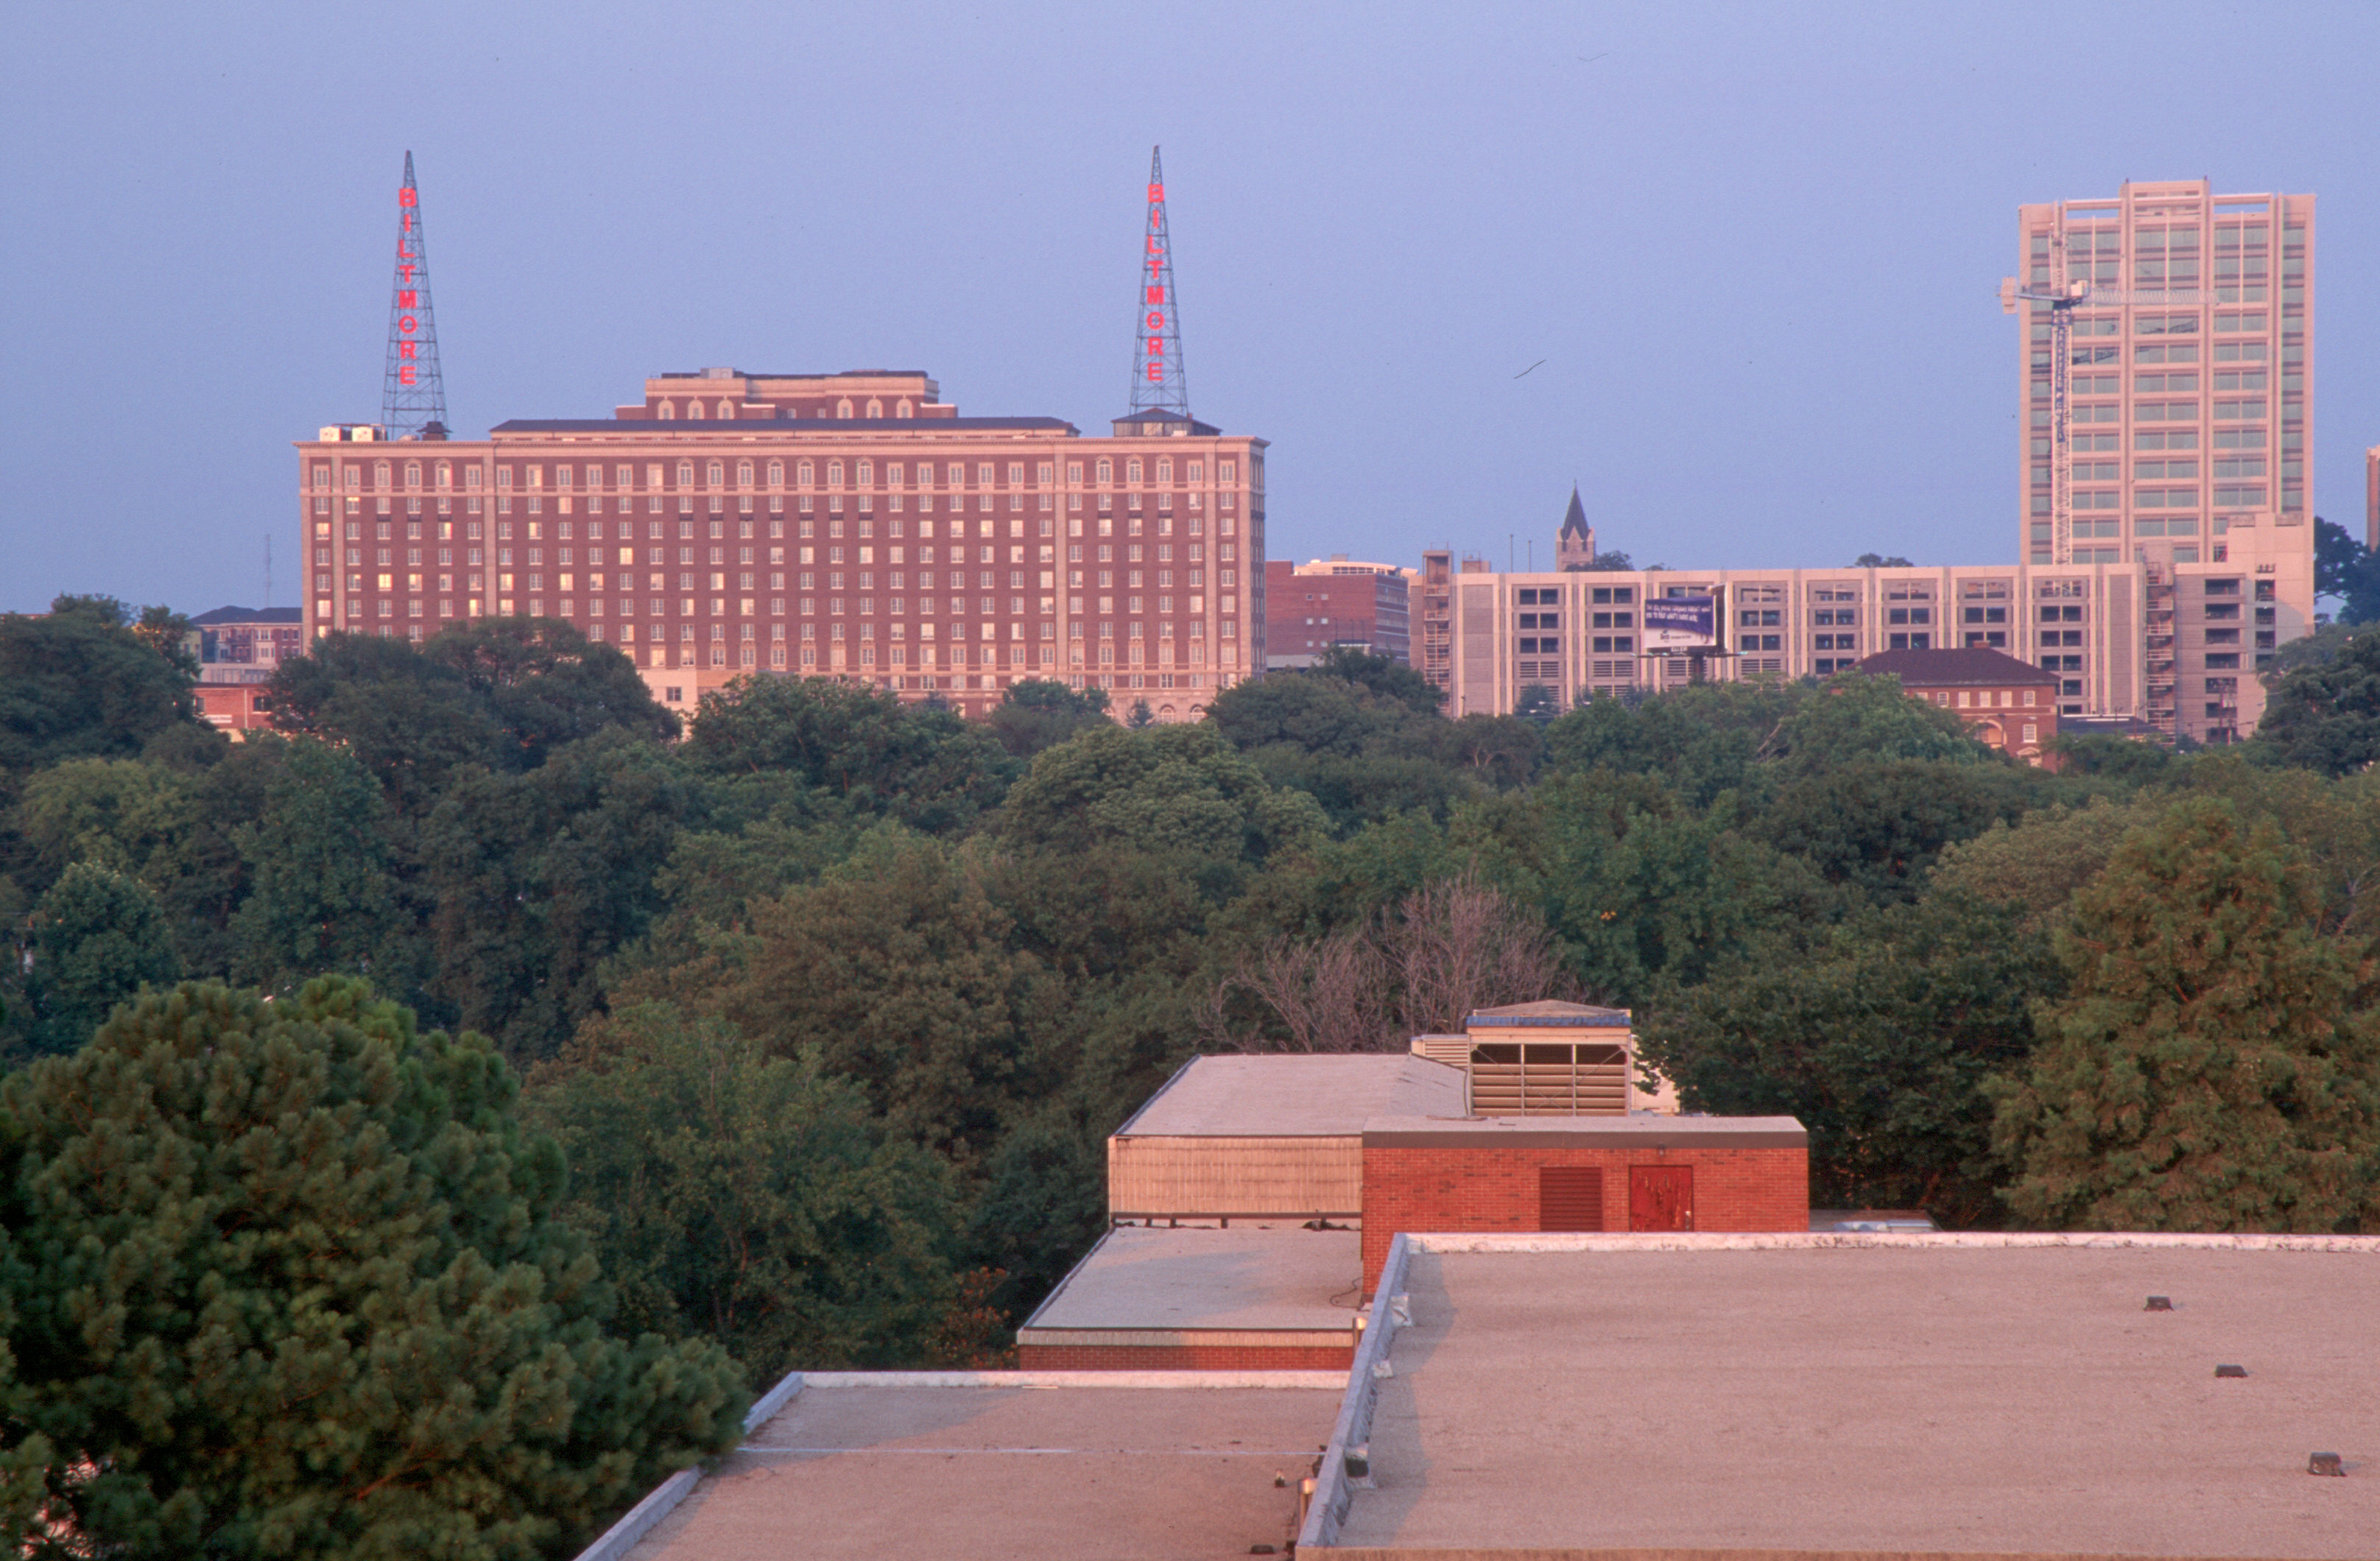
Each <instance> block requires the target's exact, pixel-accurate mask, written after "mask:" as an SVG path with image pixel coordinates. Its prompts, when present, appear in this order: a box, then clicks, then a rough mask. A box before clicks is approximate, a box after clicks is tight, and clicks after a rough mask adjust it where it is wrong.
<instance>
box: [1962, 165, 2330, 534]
mask: <svg viewBox="0 0 2380 1561" xmlns="http://www.w3.org/2000/svg"><path fill="white" fill-rule="evenodd" d="M2313 206H2314V198H2313V196H2311V195H2279V194H2265V195H2217V194H2216V193H2215V191H2214V188H2213V187H2212V186H2211V185H2210V184H2209V183H2208V182H2207V181H2206V180H2204V179H2192V180H2183V181H2173V182H2165V183H2156V184H2126V185H2124V186H2123V187H2122V188H2120V189H2119V191H2118V193H2117V194H2116V195H2115V197H2114V198H2113V199H2109V200H2067V201H2059V202H2054V203H2049V204H2044V205H2028V206H2022V207H2019V208H2018V217H2017V246H2018V249H2017V253H2018V267H2019V269H2018V273H2017V277H2016V279H2015V281H2014V284H2013V285H2011V286H2007V287H2005V288H2004V292H2003V296H2004V297H2007V298H2010V300H2012V301H2017V300H2020V299H2021V301H2020V302H2019V308H2020V309H2021V310H2022V313H2023V316H2024V329H2023V332H2022V337H2023V339H2022V345H2021V356H2020V361H2019V373H2020V375H2021V377H2022V378H2021V385H2020V392H2019V393H2020V395H2021V396H2022V405H2023V406H2024V408H2025V414H2024V416H2023V417H2022V419H2021V423H2022V432H2021V435H2020V441H2021V444H2020V455H2019V459H2020V463H2021V466H2022V472H2023V477H2024V481H2023V484H2022V489H2021V491H2022V494H2023V500H2022V506H2023V508H2022V516H2021V518H2020V520H2019V527H2020V531H2021V538H2020V540H2021V544H2022V550H2023V551H2022V553H2021V554H2020V556H2021V557H2022V558H2024V559H2025V561H2026V562H2027V563H2070V562H2071V563H2136V562H2137V563H2151V564H2167V565H2170V564H2175V563H2200V562H2214V561H2215V560H2216V556H2217V552H2216V550H2218V549H2220V548H2222V547H2223V545H2224V538H2225V537H2226V536H2227V534H2228V532H2229V530H2230V529H2231V528H2232V526H2235V525H2253V524H2259V523H2261V524H2263V525H2265V526H2288V525H2289V524H2291V523H2295V524H2299V525H2302V524H2304V523H2305V520H2306V517H2307V514H2308V513H2309V511H2308V507H2307V496H2306V480H2305V478H2306V473H2307V471H2308V470H2309V469H2310V468H2311V466H2312V464H2313V417H2312V410H2313V346H2312V341H2313ZM2049 293H2056V294H2061V295H2063V296H2066V297H2069V298H2070V299H2072V300H2073V301H2072V303H2071V304H2070V340H2069V344H2068V356H2069V362H2068V365H2067V368H2068V374H2069V386H2068V391H2069V407H2068V420H2067V425H2066V427H2067V437H2068V440H2069V449H2068V450H2067V452H2065V454H2066V455H2067V457H2068V460H2069V461H2070V494H2071V499H2070V504H2071V515H2072V550H2073V556H2072V558H2071V559H2070V560H2069V559H2064V558H2058V557H2056V556H2055V551H2054V550H2055V546H2056V544H2055V538H2056V535H2057V527H2056V526H2055V520H2056V514H2055V509H2056V494H2057V486H2058V485H2057V480H2056V478H2057V470H2056V466H2057V458H2058V454H2059V452H2058V450H2057V448H2056V441H2057V417H2056V408H2055V406H2054V404H2053V389H2054V376H2053V373H2052V369H2053V361H2052V359H2053V354H2054V345H2053V344H2054V342H2055V339H2056V332H2055V314H2056V312H2057V306H2055V305H2053V304H2052V303H2051V302H2049V301H2048V300H2047V299H2046V297H2042V296H2038V295H2042V294H2049ZM2026 295H2032V296H2026Z"/></svg>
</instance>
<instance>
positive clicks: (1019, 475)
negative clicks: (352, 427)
mask: <svg viewBox="0 0 2380 1561" xmlns="http://www.w3.org/2000/svg"><path fill="white" fill-rule="evenodd" d="M818 465H819V464H818V463H816V462H814V461H799V462H796V463H795V465H794V466H793V471H794V480H795V485H796V486H798V487H802V488H809V487H814V486H816V485H817V472H818ZM1147 466H1154V468H1155V473H1156V475H1155V478H1154V480H1156V481H1157V482H1159V483H1170V482H1172V480H1173V473H1174V462H1173V458H1172V456H1170V455H1168V456H1160V457H1159V458H1158V459H1157V460H1155V461H1154V462H1152V463H1147V465H1146V466H1145V465H1144V463H1143V462H1142V460H1141V458H1140V457H1138V456H1133V457H1131V458H1129V459H1127V460H1126V461H1124V462H1123V468H1124V481H1126V482H1128V483H1138V482H1142V481H1145V480H1148V479H1147V478H1144V476H1143V473H1144V471H1145V470H1147ZM825 467H826V486H828V487H829V488H841V487H843V486H844V471H845V469H846V468H845V466H844V462H843V461H841V460H839V459H838V460H829V461H827V462H826V463H825ZM1115 467H1116V462H1115V461H1114V460H1113V459H1112V458H1111V457H1102V458H1101V459H1099V461H1098V462H1096V463H1094V464H1093V470H1095V472H1096V473H1097V477H1098V480H1099V482H1100V483H1102V484H1108V483H1113V482H1114V481H1115V479H1116V478H1115ZM427 469H428V471H429V472H430V475H431V480H432V482H433V483H434V485H435V486H436V487H438V488H444V489H451V488H453V487H454V485H455V466H454V463H452V462H450V461H438V462H434V463H432V464H431V466H430V467H428V468H427ZM519 469H520V470H521V471H523V472H524V473H525V474H526V477H527V481H526V483H525V486H526V487H528V488H532V489H542V488H544V487H545V479H546V473H547V469H548V468H547V467H546V466H544V465H543V464H530V465H528V466H524V467H521V468H519ZM669 469H670V468H669V467H668V466H666V465H665V464H662V463H658V462H656V463H653V464H650V465H648V466H645V468H644V475H645V483H644V485H645V487H646V488H647V489H648V490H658V489H661V488H662V487H663V486H664V482H663V478H664V477H665V476H666V475H667V474H668V472H669ZM848 469H849V471H850V472H851V475H852V479H853V482H854V483H855V484H856V486H858V487H862V488H867V487H872V486H874V485H875V483H876V475H877V470H878V466H877V463H876V462H875V461H873V460H869V459H859V460H855V461H853V462H852V463H851V465H850V466H849V468H848ZM424 470H425V468H424V467H423V466H422V464H421V463H420V462H419V461H408V462H407V463H406V464H405V469H404V476H405V486H406V487H407V488H414V489H418V488H419V487H420V486H421V485H422V481H421V479H422V474H423V471H424ZM515 470H516V468H515V467H514V466H512V465H510V464H505V465H503V466H497V467H496V486H497V487H498V488H499V489H509V488H511V487H513V486H514V474H515ZM696 470H697V467H696V465H695V463H694V462H692V461H680V462H678V463H677V467H676V476H677V482H676V485H675V486H677V487H679V488H692V487H695V486H696V483H695V473H696ZM700 470H701V472H702V474H703V477H704V478H705V479H706V484H707V486H709V487H711V488H720V487H724V486H725V485H726V480H727V465H726V463H725V462H724V461H710V462H706V463H705V464H704V465H703V466H701V467H700ZM759 470H760V468H759V466H757V465H756V464H755V463H753V462H751V461H738V462H737V463H736V464H735V486H736V487H738V488H750V487H752V486H754V478H755V476H756V474H757V473H758V472H759ZM882 470H883V474H884V485H885V486H886V487H888V488H899V487H903V486H908V487H912V488H915V487H920V486H923V487H931V486H933V485H934V483H935V473H936V472H937V470H939V471H941V473H942V474H943V476H942V478H941V485H942V486H944V487H947V488H962V487H968V486H974V487H978V488H990V487H992V486H994V485H995V483H998V482H1000V481H1001V479H1002V478H1003V477H1004V479H1005V481H1004V484H1003V485H1004V486H1007V487H1012V488H1014V487H1022V486H1024V485H1025V463H1024V462H1022V461H1009V462H1005V463H998V462H992V461H977V462H975V463H974V473H975V478H974V481H973V483H972V484H970V483H969V482H968V480H967V476H966V474H967V470H968V464H967V463H965V462H962V461H952V462H948V463H946V464H943V465H941V466H937V465H936V463H934V462H931V461H919V462H917V463H916V464H915V465H914V466H912V465H911V464H909V463H906V462H902V461H888V462H885V463H884V464H883V467H882ZM1055 470H1056V467H1055V465H1054V463H1052V462H1049V461H1040V462H1037V463H1035V464H1034V466H1033V474H1034V480H1035V482H1037V483H1038V484H1040V485H1042V486H1045V487H1046V486H1048V485H1049V484H1050V482H1051V480H1052V478H1053V474H1054V472H1055ZM552 471H553V488H554V490H555V491H557V492H559V491H564V490H569V489H570V488H571V487H572V486H573V484H574V483H575V482H577V481H578V480H579V478H578V473H579V468H578V467H577V466H573V465H567V464H560V463H557V464H555V465H554V466H553V467H552ZM604 471H605V467H604V466H603V465H602V464H601V463H600V462H594V461H589V462H588V463H587V464H586V467H585V472H584V483H583V486H584V487H585V488H586V489H588V490H600V489H601V488H602V487H603V485H604V482H603V478H604ZM610 471H611V476H612V483H611V485H612V487H613V490H626V489H630V488H634V487H635V486H636V478H637V467H636V466H634V465H631V464H628V463H625V462H624V463H621V464H619V465H616V466H612V467H611V468H610ZM785 471H786V466H785V463H784V462H783V461H771V462H769V463H768V467H767V473H768V485H769V486H770V487H771V488H783V486H784V485H785ZM1083 471H1084V463H1082V462H1080V461H1069V462H1068V463H1066V480H1067V481H1068V482H1069V483H1074V484H1080V483H1081V482H1082V480H1083ZM1206 471H1207V464H1206V462H1205V461H1203V460H1188V461H1184V462H1183V463H1182V480H1183V481H1184V482H1204V481H1205V480H1206ZM1238 474H1239V463H1238V462H1236V461H1217V462H1216V463H1215V480H1216V481H1218V482H1219V483H1223V484H1226V485H1228V484H1231V483H1233V482H1236V481H1237V480H1238ZM394 475H395V466H394V465H393V464H392V463H390V462H387V461H379V462H375V463H373V466H372V481H373V486H375V487H378V488H388V487H391V486H392V482H391V478H392V477H393V476H394ZM345 477H346V487H348V488H349V489H357V490H359V489H361V488H362V487H363V485H364V482H363V466H362V463H360V462H350V463H348V464H347V466H346V472H345ZM480 482H481V472H480V467H478V466H466V467H464V468H463V485H464V487H465V488H467V489H470V488H478V487H479V486H480ZM330 486H331V464H330V463H329V462H327V461H322V462H317V463H316V464H315V466H314V487H315V488H317V489H321V490H328V489H329V488H330Z"/></svg>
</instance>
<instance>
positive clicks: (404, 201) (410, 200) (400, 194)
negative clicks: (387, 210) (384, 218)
mask: <svg viewBox="0 0 2380 1561" xmlns="http://www.w3.org/2000/svg"><path fill="white" fill-rule="evenodd" d="M419 199H420V198H419V196H417V195H415V194H414V192H413V191H411V190H409V189H400V190H398V191H397V192H396V203H397V204H398V205H400V206H410V205H412V204H414V203H415V202H416V201H417V200H419Z"/></svg>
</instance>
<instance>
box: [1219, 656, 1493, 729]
mask: <svg viewBox="0 0 2380 1561" xmlns="http://www.w3.org/2000/svg"><path fill="white" fill-rule="evenodd" d="M1304 675H1305V676H1309V677H1322V678H1336V679H1337V680H1338V681H1340V682H1341V683H1345V684H1353V685H1354V686H1355V687H1357V688H1361V689H1363V690H1365V691H1366V692H1367V693H1369V694H1371V695H1373V696H1377V697H1379V698H1383V699H1393V700H1395V701H1396V702H1397V703H1398V704H1400V705H1403V707H1404V708H1406V709H1408V710H1410V711H1412V712H1413V713H1414V714H1415V715H1417V716H1434V715H1436V714H1437V713H1438V712H1439V709H1440V708H1442V707H1443V706H1444V705H1445V704H1446V691H1445V690H1443V689H1441V688H1439V687H1438V686H1437V685H1436V684H1433V683H1431V682H1430V681H1429V679H1427V678H1426V677H1424V676H1422V675H1421V673H1420V672H1416V671H1415V670H1414V669H1413V668H1411V667H1409V666H1407V665H1405V664H1404V663H1403V661H1400V660H1398V659H1396V658H1395V657H1393V656H1386V655H1381V654H1378V653H1377V652H1374V651H1370V650H1366V649H1364V648H1363V647H1361V646H1354V645H1334V646H1332V647H1330V649H1328V650H1326V651H1324V652H1323V653H1322V655H1321V656H1320V657H1319V658H1318V659H1316V661H1315V663H1314V667H1313V670H1312V671H1311V672H1307V673H1305V674H1304ZM1243 686H1245V685H1243Z"/></svg>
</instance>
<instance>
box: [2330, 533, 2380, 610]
mask: <svg viewBox="0 0 2380 1561" xmlns="http://www.w3.org/2000/svg"><path fill="white" fill-rule="evenodd" d="M2313 531H2314V549H2313V590H2314V595H2316V596H2326V597H2336V598H2338V599H2339V600H2340V603H2341V611H2340V612H2339V614H2338V622H2339V623H2370V622H2371V621H2372V620H2373V619H2374V618H2375V617H2380V555H2375V554H2374V552H2373V551H2372V550H2371V549H2369V548H2367V547H2365V546H2364V545H2363V544H2362V542H2359V541H2357V540H2356V539H2355V538H2354V536H2353V535H2352V534H2351V533H2350V532H2349V531H2348V529H2347V527H2345V526H2339V525H2338V524H2336V523H2334V522H2331V521H2327V520H2324V519H2323V518H2321V517H2320V516H2319V515H2317V516H2316V517H2315V518H2314V523H2313Z"/></svg>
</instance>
